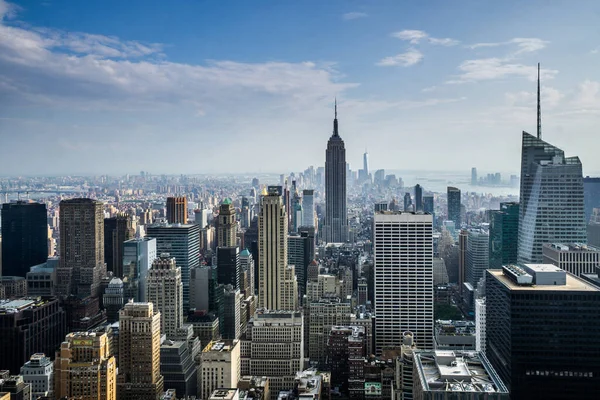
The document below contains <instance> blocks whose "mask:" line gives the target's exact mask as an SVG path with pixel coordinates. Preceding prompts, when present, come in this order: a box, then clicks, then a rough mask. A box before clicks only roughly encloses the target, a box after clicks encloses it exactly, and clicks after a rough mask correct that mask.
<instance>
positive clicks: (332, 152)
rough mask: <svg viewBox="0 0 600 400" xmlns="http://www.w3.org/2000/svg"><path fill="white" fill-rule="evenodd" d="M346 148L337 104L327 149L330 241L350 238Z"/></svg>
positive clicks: (325, 230)
mask: <svg viewBox="0 0 600 400" xmlns="http://www.w3.org/2000/svg"><path fill="white" fill-rule="evenodd" d="M346 168H347V166H346V149H345V147H344V141H343V140H342V138H341V137H340V135H339V132H338V120H337V104H336V107H335V118H334V120H333V134H332V135H331V137H330V138H329V141H328V142H327V150H326V151H325V224H324V226H323V239H324V240H325V241H326V242H328V243H344V242H346V241H347V240H348V215H347V210H346Z"/></svg>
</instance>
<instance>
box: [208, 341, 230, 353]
mask: <svg viewBox="0 0 600 400" xmlns="http://www.w3.org/2000/svg"><path fill="white" fill-rule="evenodd" d="M237 343H238V341H237V340H220V341H214V340H212V341H211V342H210V343H208V344H207V345H206V347H205V348H204V349H203V350H202V352H203V353H207V352H229V351H231V350H233V348H234V347H235V345H236V344H237Z"/></svg>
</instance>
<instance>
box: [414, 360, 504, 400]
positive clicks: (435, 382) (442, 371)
mask: <svg viewBox="0 0 600 400" xmlns="http://www.w3.org/2000/svg"><path fill="white" fill-rule="evenodd" d="M413 382H414V383H413V399H414V400H434V399H435V400H445V399H448V400H450V399H452V400H461V399H465V400H466V399H469V400H478V399H481V400H483V399H486V400H508V399H509V393H508V389H507V388H506V386H505V385H504V383H503V382H502V381H501V380H500V377H499V376H498V375H497V374H496V371H495V370H494V368H493V367H492V365H491V364H490V363H489V361H488V360H487V358H486V357H485V355H484V354H483V353H479V352H475V351H473V352H466V351H465V352H463V351H450V350H435V351H430V350H429V351H425V350H417V351H415V352H414V364H413Z"/></svg>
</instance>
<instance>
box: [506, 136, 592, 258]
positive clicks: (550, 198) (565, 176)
mask: <svg viewBox="0 0 600 400" xmlns="http://www.w3.org/2000/svg"><path fill="white" fill-rule="evenodd" d="M519 207H520V209H519V247H518V259H519V262H522V263H541V262H542V259H543V257H542V245H543V244H544V243H552V242H562V243H585V242H587V231H586V223H585V210H584V200H583V176H582V166H581V162H580V161H579V158H578V157H565V155H564V152H563V151H562V150H561V149H559V148H557V147H555V146H552V145H551V144H548V143H546V142H544V141H543V140H541V138H539V137H535V136H533V135H530V134H529V133H527V132H523V146H522V158H521V194H520V206H519Z"/></svg>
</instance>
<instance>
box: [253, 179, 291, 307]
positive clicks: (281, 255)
mask: <svg viewBox="0 0 600 400" xmlns="http://www.w3.org/2000/svg"><path fill="white" fill-rule="evenodd" d="M287 252H288V244H287V215H286V214H285V208H284V206H283V203H282V201H281V188H280V187H278V186H269V190H268V193H267V194H266V195H265V196H263V197H262V199H261V208H260V213H259V215H258V253H259V257H258V259H259V268H258V275H259V276H258V306H259V307H260V308H266V309H269V310H295V309H296V306H297V302H298V301H297V299H298V286H297V282H296V276H295V271H294V268H293V267H290V266H288V255H287Z"/></svg>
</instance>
